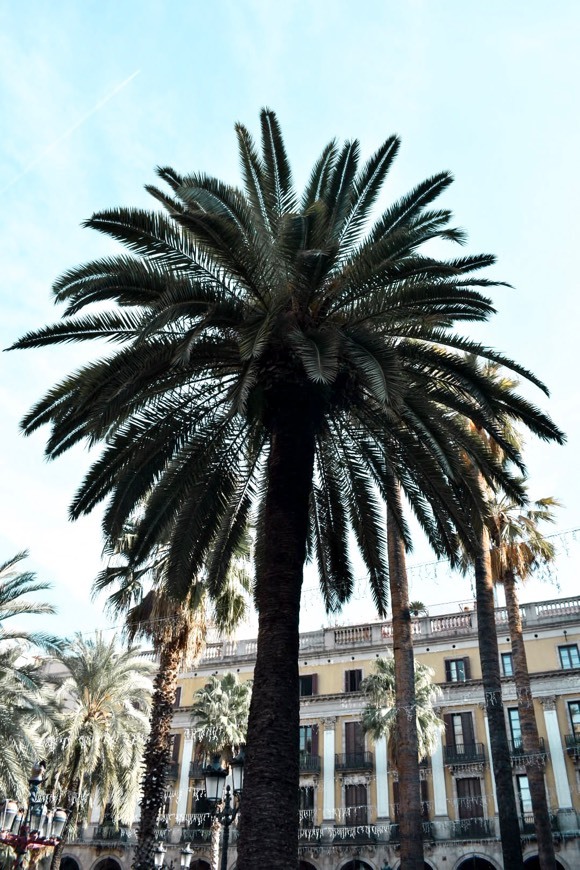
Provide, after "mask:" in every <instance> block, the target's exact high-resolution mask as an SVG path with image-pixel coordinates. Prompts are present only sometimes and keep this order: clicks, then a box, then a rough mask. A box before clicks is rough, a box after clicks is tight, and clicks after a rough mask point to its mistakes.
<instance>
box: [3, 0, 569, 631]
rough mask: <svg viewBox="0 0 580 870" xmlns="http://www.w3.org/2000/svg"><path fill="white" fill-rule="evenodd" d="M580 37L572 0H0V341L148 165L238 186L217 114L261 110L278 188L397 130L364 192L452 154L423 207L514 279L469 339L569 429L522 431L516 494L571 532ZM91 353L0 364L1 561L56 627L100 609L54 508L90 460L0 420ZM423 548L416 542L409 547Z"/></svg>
mask: <svg viewBox="0 0 580 870" xmlns="http://www.w3.org/2000/svg"><path fill="white" fill-rule="evenodd" d="M578 44H580V6H579V4H578V3H577V2H575V0H569V2H565V0H552V2H551V3H549V4H548V3H546V2H535V0H519V2H517V0H516V2H512V3H506V2H505V0H503V2H495V0H470V2H468V3H466V2H465V0H439V2H435V0H397V2H395V0H381V2H374V0H363V2H356V3H355V2H352V0H333V2H330V0H318V2H313V0H310V2H303V0H286V2H283V3H282V2H280V3H278V2H274V0H272V2H257V0H256V2H253V0H215V2H213V3H207V2H200V0H189V2H185V0H173V2H171V3H168V2H153V0H124V2H123V3H119V2H118V0H115V2H112V0H99V2H93V0H84V2H82V3H81V2H79V0H77V2H68V0H53V2H49V0H45V2H40V0H27V2H26V3H15V2H12V0H0V117H2V119H3V125H2V126H3V135H2V137H1V139H0V246H1V251H2V260H1V261H2V273H1V274H2V278H1V281H2V285H1V293H2V296H1V298H2V317H1V318H0V330H1V344H2V347H6V346H8V345H9V344H11V343H12V341H14V339H15V338H16V337H17V336H19V335H20V334H22V333H23V332H25V331H26V330H28V329H31V328H33V327H35V326H40V325H42V324H44V323H46V322H50V321H53V320H54V319H56V317H57V316H58V310H57V309H55V308H54V306H53V303H52V299H51V295H50V287H51V283H52V281H53V280H54V278H55V277H56V276H57V275H59V273H60V272H62V271H63V270H64V269H66V268H68V267H69V266H72V265H74V264H76V263H79V262H82V261H85V260H88V259H90V258H92V257H95V256H101V255H103V254H105V253H107V252H110V251H112V250H113V249H114V245H113V244H112V243H111V242H109V241H107V240H106V239H105V238H103V237H100V236H99V235H97V234H96V233H91V232H90V231H88V230H84V229H82V228H81V227H80V224H81V221H82V220H83V219H84V218H86V217H88V216H90V214H91V213H92V212H94V211H97V210H99V209H102V208H104V207H108V206H116V205H151V202H149V201H148V200H149V198H148V196H147V194H146V193H145V191H144V190H143V185H144V184H145V183H148V182H151V181H153V180H154V168H155V166H156V165H158V164H161V165H167V164H169V165H173V166H174V167H175V168H176V169H178V170H180V171H183V172H188V171H198V170H202V171H206V172H208V173H211V174H215V175H218V176H220V177H223V178H225V179H226V180H228V181H232V182H237V181H238V178H239V176H238V166H237V156H236V149H235V139H234V133H233V125H234V123H235V122H236V121H238V120H240V121H243V122H244V123H245V124H247V125H248V126H250V128H253V129H254V130H257V119H258V112H259V109H260V107H261V106H264V105H268V106H270V107H272V108H274V109H275V110H276V111H277V113H278V116H279V118H280V121H281V123H282V125H283V129H284V134H285V138H286V143H287V147H288V151H289V153H290V156H291V160H292V164H293V167H294V173H295V179H296V181H297V183H298V184H300V183H302V182H303V181H304V180H305V178H306V177H307V174H308V171H309V169H310V166H311V164H312V162H313V161H314V159H315V158H316V157H317V156H318V153H319V152H320V150H321V148H322V147H323V145H324V144H325V143H326V142H327V141H328V140H329V139H330V138H332V137H333V136H337V137H339V138H353V137H357V138H359V139H360V141H361V146H362V151H363V154H368V153H370V152H371V151H372V150H374V148H375V147H376V146H377V145H378V144H379V143H380V142H381V141H382V140H383V139H385V138H386V137H387V136H388V135H389V134H391V133H393V132H397V133H399V135H400V136H401V137H402V140H403V147H402V150H401V153H400V156H399V158H398V161H397V163H396V165H395V167H394V169H393V170H392V174H391V177H390V180H389V182H388V185H387V190H386V197H387V198H391V197H395V196H397V195H399V194H401V193H402V192H404V191H405V190H406V189H408V188H409V187H410V186H411V185H413V184H415V183H417V182H418V181H420V180H422V179H423V178H425V177H427V176H428V175H430V174H432V173H434V172H436V171H439V170H441V169H451V170H452V171H453V173H454V175H455V177H456V182H455V184H454V185H453V186H452V188H451V190H450V191H449V192H448V193H447V194H446V197H445V205H447V206H449V207H451V208H452V209H453V210H454V212H455V215H456V220H457V223H458V224H460V225H461V226H463V227H465V228H466V229H467V230H468V232H469V245H468V249H469V250H470V251H472V252H475V251H481V252H492V253H495V254H496V255H497V257H498V265H497V267H495V269H494V275H495V276H496V277H498V278H501V279H503V280H506V281H508V282H510V283H511V284H512V285H513V286H514V288H515V289H511V290H507V289H505V290H498V291H497V293H496V294H495V300H496V303H497V308H498V315H497V316H496V317H495V318H494V320H493V321H492V322H491V323H489V324H487V325H486V326H485V328H482V329H481V330H479V331H478V337H480V338H481V339H482V340H483V341H485V342H486V343H489V344H492V345H494V346H495V347H498V348H500V349H502V350H504V351H505V352H506V353H508V354H509V355H511V356H512V357H514V358H515V359H517V360H518V361H519V362H522V363H524V364H526V365H528V366H529V367H530V368H532V369H533V370H534V371H535V372H536V373H537V374H538V375H539V376H540V377H541V378H543V379H544V380H545V382H546V383H547V384H548V385H549V387H550V389H551V392H552V397H551V398H550V400H546V399H544V398H543V397H542V396H541V394H539V393H537V392H535V393H531V395H532V397H533V398H534V399H535V400H536V401H538V402H539V403H541V404H542V406H543V407H544V408H546V409H547V410H549V412H550V413H551V414H552V416H553V417H554V418H555V419H556V421H557V422H558V423H559V424H560V426H561V427H562V428H563V429H564V430H565V431H566V432H567V435H568V443H567V445H566V446H565V447H563V448H558V447H553V446H549V447H547V446H545V445H541V444H538V443H535V442H533V441H531V442H530V444H529V449H528V454H527V455H528V464H529V468H530V473H531V484H530V485H531V491H532V495H533V496H536V497H539V496H542V495H547V494H551V495H555V496H557V497H558V498H560V499H561V500H562V501H563V502H564V504H565V506H566V508H565V510H563V511H561V515H560V519H559V522H558V528H559V529H571V528H576V527H578V526H580V495H579V494H578V467H579V462H578V455H579V446H580V444H579V442H580V410H579V403H578V389H577V374H576V355H577V349H578V337H577V332H578V323H579V320H580V317H579V315H580V302H579V295H578V292H577V287H576V282H577V267H576V251H577V247H578V243H577V236H578V209H577V203H578V200H579V193H580V181H579V174H578V171H577V168H576V166H577V160H578V155H579V154H580V122H579V117H578V111H577V106H578V84H579V67H580V55H579V53H578V48H577V47H578ZM89 350H90V349H89V348H86V349H85V348H74V349H70V348H62V349H58V350H55V349H52V350H49V349H46V350H43V351H34V352H26V353H24V352H17V353H16V352H15V353H10V354H3V355H2V357H1V358H0V411H1V417H0V437H1V439H2V451H1V454H0V455H1V457H2V469H1V480H2V498H1V501H0V512H1V523H0V557H1V558H2V559H4V558H8V557H9V556H10V555H12V554H13V553H14V552H16V551H17V550H21V549H24V548H28V549H30V551H31V559H30V564H31V566H32V567H33V568H35V569H36V570H37V572H38V574H39V576H40V577H42V578H43V579H46V580H50V581H51V582H52V583H53V584H54V587H55V588H54V590H53V592H52V593H51V595H52V598H53V600H54V601H55V602H58V605H59V608H60V611H61V617H60V619H59V620H56V619H55V621H54V626H55V627H57V626H58V628H60V630H62V631H69V632H70V631H71V630H73V629H77V628H82V629H90V628H94V627H95V625H104V624H105V620H104V617H103V616H102V613H101V608H100V607H99V606H97V607H94V606H92V605H91V604H90V603H89V587H90V583H91V580H92V578H93V576H94V574H95V572H96V570H98V567H99V554H100V548H101V540H100V532H99V517H98V516H93V517H90V518H87V519H84V520H82V521H80V522H78V523H75V524H71V523H69V522H68V520H67V504H68V502H69V501H70V498H71V496H72V494H73V492H74V489H75V487H76V485H77V483H78V481H79V480H80V478H81V476H82V474H83V472H84V470H85V469H86V467H87V462H88V457H87V455H86V453H85V452H84V451H83V450H81V449H79V450H77V451H75V452H74V453H72V454H70V455H67V456H64V457H62V458H61V459H59V460H58V461H56V462H53V463H50V464H47V463H46V462H45V461H44V459H43V445H44V442H45V440H46V435H47V432H46V431H42V432H40V433H38V434H37V435H35V436H33V437H31V438H29V439H24V438H23V437H22V436H21V435H20V434H19V432H18V421H19V419H20V418H21V417H22V415H23V414H24V412H25V411H26V410H27V409H28V408H29V407H30V405H31V404H32V403H33V402H34V401H35V399H37V398H39V397H40V396H41V395H42V394H43V393H44V391H45V390H46V389H47V388H48V387H49V386H50V385H51V384H52V383H53V382H54V381H55V380H56V379H58V378H59V377H61V376H62V375H64V374H65V373H66V372H67V371H68V370H69V369H70V368H71V367H72V366H76V365H79V364H80V362H81V361H82V360H83V359H85V358H87V354H88V353H89ZM577 551H578V547H577V546H576V545H575V544H574V542H573V541H571V540H569V550H568V553H567V554H566V553H563V555H562V558H561V560H560V564H559V569H558V575H559V579H560V582H561V588H562V593H563V594H564V593H565V594H573V593H574V592H576V591H577V583H576V581H575V572H574V563H575V555H579V554H578V553H577ZM430 558H431V557H430V555H429V552H428V550H427V549H426V548H425V546H424V545H422V544H419V545H418V547H417V551H416V553H415V554H414V555H413V556H412V557H411V562H415V563H416V562H423V561H428V560H429V559H430ZM411 576H412V578H414V580H413V582H414V586H413V590H412V591H413V593H414V597H416V598H422V599H423V600H424V601H427V602H428V603H431V602H433V603H434V602H436V601H441V602H454V601H456V600H457V599H458V598H460V597H467V596H468V595H469V588H468V585H466V584H463V585H461V584H459V583H458V581H457V580H456V579H453V580H452V581H448V580H447V579H446V577H445V576H442V575H441V572H438V574H437V578H436V582H432V581H431V580H430V579H429V577H428V576H427V575H426V574H425V572H412V575H411ZM312 582H313V581H312V580H310V579H308V580H307V585H309V586H311V585H312ZM538 594H540V593H539V592H538V591H537V590H536V589H535V588H534V587H532V589H531V590H530V595H536V596H537V595H538ZM545 594H546V595H547V596H551V595H553V594H554V592H553V590H552V589H550V588H546V589H545ZM307 597H308V598H309V601H313V597H312V594H311V593H309V595H308V596H307ZM359 612H361V613H362V611H361V605H360V603H359V604H358V605H357V604H355V605H353V607H352V608H350V609H348V610H347V612H346V613H345V618H346V619H356V618H358V616H359ZM319 613H320V612H319V611H318V610H317V617H316V619H317V620H318V623H319V622H320V618H321V617H320V615H319ZM368 615H369V611H368V607H367V608H366V609H365V610H364V615H363V616H362V617H361V618H368ZM304 625H305V627H316V626H313V625H311V620H310V621H308V622H307V621H305V623H304Z"/></svg>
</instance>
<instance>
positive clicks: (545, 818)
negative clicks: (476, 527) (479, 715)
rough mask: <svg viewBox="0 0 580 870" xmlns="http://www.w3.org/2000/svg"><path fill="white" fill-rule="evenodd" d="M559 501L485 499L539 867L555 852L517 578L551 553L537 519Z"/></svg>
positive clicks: (544, 518)
mask: <svg viewBox="0 0 580 870" xmlns="http://www.w3.org/2000/svg"><path fill="white" fill-rule="evenodd" d="M557 506H559V503H558V502H557V501H556V500H555V499H554V498H551V497H548V498H543V499H539V500H538V501H536V502H533V503H532V505H530V506H527V507H524V508H522V507H521V506H520V505H518V504H516V503H514V502H513V501H512V500H511V499H509V498H507V497H505V496H504V497H503V498H494V499H493V500H492V501H491V502H490V504H489V518H488V528H489V532H490V545H491V550H490V558H491V572H492V576H493V579H494V580H495V582H496V583H501V584H502V585H503V587H504V590H505V597H506V605H507V613H508V623H509V630H510V639H511V646H512V657H513V664H514V678H515V684H516V691H517V697H518V711H519V717H520V725H521V732H522V737H521V739H522V747H521V748H522V749H523V751H524V762H525V766H526V774H527V777H528V782H529V786H530V797H531V799H532V808H533V812H534V825H535V829H536V836H537V839H538V857H539V860H540V866H541V868H542V870H555V868H556V866H557V865H556V856H555V853H554V840H553V837H552V830H551V825H550V814H549V809H548V801H547V797H546V788H545V783H544V772H543V763H542V755H541V751H540V739H539V735H538V726H537V722H536V716H535V713H534V702H533V698H532V691H531V683H530V674H529V671H528V662H527V657H526V648H525V645H524V636H523V630H522V618H521V614H520V606H519V601H518V594H517V582H518V581H520V582H524V581H525V580H526V579H527V578H528V577H529V576H530V574H531V573H532V572H533V571H534V570H535V569H537V568H538V567H540V566H542V565H548V564H549V563H550V562H552V561H553V559H554V558H555V548H554V545H553V543H552V542H551V541H549V540H548V539H547V538H546V537H544V535H543V534H542V532H541V531H540V528H539V526H540V525H541V524H542V523H553V522H554V519H555V518H554V514H553V512H552V508H553V507H557Z"/></svg>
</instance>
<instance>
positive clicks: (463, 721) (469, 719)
mask: <svg viewBox="0 0 580 870" xmlns="http://www.w3.org/2000/svg"><path fill="white" fill-rule="evenodd" d="M443 720H444V722H445V743H446V745H447V746H448V747H449V748H450V749H455V750H456V751H457V752H458V753H461V751H462V750H463V749H464V748H465V747H466V746H469V747H472V746H473V745H474V743H475V733H474V731H473V716H472V715H471V713H446V714H445V715H444V716H443Z"/></svg>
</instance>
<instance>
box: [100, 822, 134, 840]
mask: <svg viewBox="0 0 580 870" xmlns="http://www.w3.org/2000/svg"><path fill="white" fill-rule="evenodd" d="M130 838H131V828H118V827H117V825H97V826H96V828H95V830H94V832H93V840H101V841H102V840H105V841H106V842H107V843H110V842H115V843H128V842H129V840H130Z"/></svg>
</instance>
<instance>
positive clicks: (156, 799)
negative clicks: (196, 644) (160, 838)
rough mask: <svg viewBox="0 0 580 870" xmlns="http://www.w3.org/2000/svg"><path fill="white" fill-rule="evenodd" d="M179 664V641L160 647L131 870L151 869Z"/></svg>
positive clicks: (161, 802) (163, 786) (169, 746)
mask: <svg viewBox="0 0 580 870" xmlns="http://www.w3.org/2000/svg"><path fill="white" fill-rule="evenodd" d="M180 661H181V638H179V637H177V638H176V639H175V640H172V641H171V642H170V643H168V644H166V645H165V646H163V647H162V649H161V653H160V656H159V670H158V672H157V675H156V677H155V681H154V684H153V703H152V706H151V730H150V732H149V737H148V738H147V744H146V746H145V752H144V754H143V764H144V766H145V772H144V774H143V783H142V794H143V797H142V800H141V818H140V820H139V829H138V831H137V845H136V847H135V854H134V856H133V865H132V866H133V870H151V868H152V867H153V849H154V846H155V829H156V827H157V819H158V817H159V812H160V810H161V808H162V806H163V798H164V792H165V770H166V766H167V764H168V763H169V754H170V748H171V723H172V721H173V704H174V703H175V690H176V688H177V676H178V673H179V663H180Z"/></svg>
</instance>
